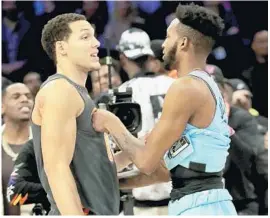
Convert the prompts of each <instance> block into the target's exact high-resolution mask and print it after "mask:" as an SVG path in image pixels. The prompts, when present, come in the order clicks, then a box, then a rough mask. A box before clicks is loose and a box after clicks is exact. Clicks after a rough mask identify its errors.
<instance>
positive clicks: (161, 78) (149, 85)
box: [119, 75, 175, 201]
mask: <svg viewBox="0 0 270 218" xmlns="http://www.w3.org/2000/svg"><path fill="white" fill-rule="evenodd" d="M174 81H175V79H173V78H171V77H169V76H166V75H157V76H143V77H137V78H133V79H131V80H129V81H127V82H125V83H124V84H122V85H121V86H120V87H119V91H125V89H126V88H128V87H130V88H132V100H133V101H134V102H136V103H138V104H139V105H140V106H141V112H142V129H141V131H140V132H139V133H138V137H142V136H144V135H145V134H147V133H148V132H150V131H151V130H152V129H153V127H154V126H155V123H156V122H157V121H158V119H159V118H160V115H161V112H162V106H163V102H164V97H165V95H166V93H167V91H168V89H169V88H170V86H171V85H172V83H173V82H174ZM157 147H158V145H157ZM170 192H171V182H168V183H160V184H154V185H150V186H146V187H142V188H135V189H133V196H134V198H135V199H137V200H152V201H159V200H163V199H168V198H170Z"/></svg>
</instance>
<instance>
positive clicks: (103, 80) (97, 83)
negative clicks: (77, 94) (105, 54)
mask: <svg viewBox="0 0 270 218" xmlns="http://www.w3.org/2000/svg"><path fill="white" fill-rule="evenodd" d="M100 65H101V68H100V70H99V71H93V72H91V73H90V75H91V82H92V97H93V98H96V97H98V95H99V94H101V93H104V92H107V91H108V89H109V67H108V66H107V65H106V59H105V58H103V59H101V60H100ZM119 70H120V66H119V63H118V62H117V61H116V60H114V59H113V61H112V67H111V81H112V88H116V87H118V86H119V85H121V84H122V81H121V78H120V75H119Z"/></svg>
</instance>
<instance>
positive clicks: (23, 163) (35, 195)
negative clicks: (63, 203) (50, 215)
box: [7, 140, 50, 214]
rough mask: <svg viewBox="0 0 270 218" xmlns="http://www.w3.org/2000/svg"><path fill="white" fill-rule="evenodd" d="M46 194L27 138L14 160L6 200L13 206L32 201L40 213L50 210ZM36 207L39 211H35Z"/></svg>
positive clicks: (32, 147) (31, 146)
mask: <svg viewBox="0 0 270 218" xmlns="http://www.w3.org/2000/svg"><path fill="white" fill-rule="evenodd" d="M46 195H47V194H46V192H45V191H44V189H43V187H42V185H41V183H40V180H39V176H38V172H37V164H36V160H35V153H34V146H33V140H29V141H28V142H27V143H26V144H24V145H23V147H22V149H21V151H20V152H19V155H18V157H17V159H16V161H15V162H14V169H13V172H12V173H11V175H10V179H9V183H8V188H7V200H8V202H9V203H10V204H11V205H13V206H15V205H23V204H33V203H34V204H36V205H38V206H36V207H35V208H34V210H35V211H36V213H38V214H40V213H43V212H45V213H47V212H49V210H50V203H49V201H48V199H47V196H46ZM41 206H42V207H41ZM38 208H40V211H37V209H38ZM43 209H44V210H45V211H43Z"/></svg>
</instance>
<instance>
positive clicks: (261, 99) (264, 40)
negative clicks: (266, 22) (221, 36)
mask: <svg viewBox="0 0 270 218" xmlns="http://www.w3.org/2000/svg"><path fill="white" fill-rule="evenodd" d="M251 47H252V50H253V51H254V53H255V57H256V59H255V60H256V62H255V63H254V67H253V69H252V71H251V84H252V93H253V102H252V103H253V106H254V107H255V108H256V109H257V110H258V111H259V113H260V114H261V115H263V116H265V117H268V104H267V99H268V31H266V30H263V31H259V32H257V33H256V34H255V36H254V38H253V41H252V45H251Z"/></svg>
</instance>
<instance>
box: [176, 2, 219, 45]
mask: <svg viewBox="0 0 270 218" xmlns="http://www.w3.org/2000/svg"><path fill="white" fill-rule="evenodd" d="M176 17H177V19H178V20H179V21H180V22H181V24H183V25H184V28H182V29H184V30H183V31H186V33H187V34H188V36H189V37H190V38H191V40H192V42H193V44H195V45H197V46H200V47H203V48H204V49H207V50H211V49H212V47H213V45H214V43H215V41H216V39H217V38H218V37H219V36H221V35H222V32H223V29H224V23H223V20H222V19H221V17H220V16H218V15H217V14H216V13H215V12H214V11H211V10H209V9H207V8H205V7H202V6H199V5H195V4H194V3H191V4H189V5H181V4H179V5H178V7H177V9H176Z"/></svg>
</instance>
